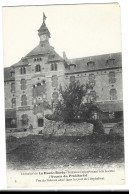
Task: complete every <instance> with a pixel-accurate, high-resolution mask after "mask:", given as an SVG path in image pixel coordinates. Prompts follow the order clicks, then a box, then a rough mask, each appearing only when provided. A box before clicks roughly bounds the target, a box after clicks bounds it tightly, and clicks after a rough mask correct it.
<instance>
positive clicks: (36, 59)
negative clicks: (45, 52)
mask: <svg viewBox="0 0 129 194" xmlns="http://www.w3.org/2000/svg"><path fill="white" fill-rule="evenodd" d="M36 61H42V58H34V62H36Z"/></svg>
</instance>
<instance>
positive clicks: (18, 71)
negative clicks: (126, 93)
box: [4, 17, 123, 129]
mask: <svg viewBox="0 0 129 194" xmlns="http://www.w3.org/2000/svg"><path fill="white" fill-rule="evenodd" d="M45 19H46V18H45V17H44V19H43V23H42V25H41V27H40V28H39V30H38V35H39V38H40V42H39V44H38V46H36V47H35V48H34V49H33V50H32V51H30V52H29V53H28V54H27V55H26V56H24V57H23V58H22V59H21V60H20V61H19V62H18V63H16V64H14V65H12V66H10V67H7V68H5V69H4V73H5V75H4V84H5V119H6V128H24V127H25V126H26V127H27V126H29V125H30V124H31V125H32V126H33V128H35V129H39V128H40V127H42V126H43V122H44V120H43V118H44V114H46V113H48V112H51V111H52V106H51V105H52V103H54V102H56V101H57V99H59V98H60V95H59V87H60V85H62V87H64V86H65V85H66V84H69V83H70V82H75V81H76V80H79V81H80V84H86V83H88V84H91V85H92V86H93V89H90V90H89V93H88V95H87V96H86V97H85V101H88V102H90V101H91V99H92V98H93V97H94V96H96V97H97V98H96V103H98V104H99V106H100V109H101V110H102V112H103V121H105V122H108V121H110V122H112V121H113V119H115V120H120V119H121V118H122V113H123V105H122V61H121V53H110V54H105V55H98V56H90V57H84V58H76V59H68V58H67V57H66V55H65V53H63V57H61V56H59V55H58V54H57V53H56V51H55V50H54V48H53V47H52V46H51V45H50V44H49V38H50V32H49V30H48V28H47V26H46V23H45Z"/></svg>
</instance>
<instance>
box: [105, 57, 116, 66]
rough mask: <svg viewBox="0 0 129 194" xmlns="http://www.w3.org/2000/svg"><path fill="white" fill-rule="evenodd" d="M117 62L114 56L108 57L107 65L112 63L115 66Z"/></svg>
mask: <svg viewBox="0 0 129 194" xmlns="http://www.w3.org/2000/svg"><path fill="white" fill-rule="evenodd" d="M114 64H115V59H113V58H110V59H108V60H107V61H106V65H111V66H113V65H114Z"/></svg>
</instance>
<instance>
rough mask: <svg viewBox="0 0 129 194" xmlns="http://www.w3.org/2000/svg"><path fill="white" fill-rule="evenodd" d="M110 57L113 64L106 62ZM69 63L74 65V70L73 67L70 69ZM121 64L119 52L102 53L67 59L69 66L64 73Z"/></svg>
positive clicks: (100, 68) (106, 67)
mask: <svg viewBox="0 0 129 194" xmlns="http://www.w3.org/2000/svg"><path fill="white" fill-rule="evenodd" d="M110 59H113V60H114V64H113V65H110V64H107V60H110ZM90 62H91V63H94V65H92V64H91V63H90ZM88 63H89V65H88ZM71 65H76V67H75V68H74V70H73V69H72V70H70V66H71ZM121 66H122V56H121V53H112V54H104V55H97V56H89V57H83V58H76V59H69V68H67V69H66V73H72V72H73V73H76V72H83V71H92V70H102V69H108V68H113V67H121Z"/></svg>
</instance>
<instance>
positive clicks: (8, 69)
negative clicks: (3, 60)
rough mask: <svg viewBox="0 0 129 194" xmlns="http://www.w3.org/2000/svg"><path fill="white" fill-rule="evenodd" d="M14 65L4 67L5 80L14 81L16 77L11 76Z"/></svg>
mask: <svg viewBox="0 0 129 194" xmlns="http://www.w3.org/2000/svg"><path fill="white" fill-rule="evenodd" d="M11 71H12V67H5V68H4V81H14V79H15V78H14V77H11V73H10V72H11Z"/></svg>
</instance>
